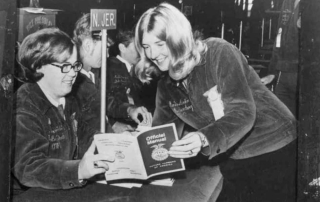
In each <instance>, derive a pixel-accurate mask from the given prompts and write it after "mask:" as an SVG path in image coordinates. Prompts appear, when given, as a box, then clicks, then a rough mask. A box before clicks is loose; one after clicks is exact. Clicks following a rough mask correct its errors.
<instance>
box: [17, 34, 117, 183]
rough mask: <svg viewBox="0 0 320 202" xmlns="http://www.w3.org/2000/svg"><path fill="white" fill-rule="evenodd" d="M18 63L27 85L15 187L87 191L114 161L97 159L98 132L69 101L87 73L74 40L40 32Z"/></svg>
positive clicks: (21, 99)
mask: <svg viewBox="0 0 320 202" xmlns="http://www.w3.org/2000/svg"><path fill="white" fill-rule="evenodd" d="M18 61H19V63H20V65H21V68H22V69H23V72H24V75H25V81H27V83H25V84H23V85H22V86H21V87H20V88H19V89H18V91H17V94H16V98H15V103H14V106H15V107H16V109H15V114H14V120H15V123H14V124H15V136H14V139H15V140H14V151H13V152H14V162H13V171H12V172H13V174H14V177H15V179H16V182H18V183H16V184H15V185H20V187H18V188H21V187H41V188H46V189H71V188H76V187H82V186H83V185H84V184H85V182H86V179H89V178H91V177H92V176H94V175H96V174H99V173H104V172H105V171H106V170H107V169H108V165H107V164H106V163H105V162H107V161H112V159H113V157H111V156H108V155H102V154H94V151H95V144H94V143H93V142H92V137H93V135H94V134H95V132H96V131H95V130H94V129H92V128H90V127H88V126H87V125H86V124H85V123H84V122H83V121H82V119H81V113H80V108H79V106H78V103H77V102H76V101H75V99H74V98H73V97H72V96H69V93H70V92H71V90H72V86H73V84H74V81H75V79H76V77H77V74H78V72H79V71H80V70H81V68H82V63H81V62H79V61H78V60H77V50H76V47H75V45H74V43H73V41H72V39H71V38H70V37H69V36H68V35H67V34H65V33H64V32H62V31H60V30H59V29H57V28H46V29H42V30H39V31H37V32H35V33H33V34H31V35H29V36H27V37H26V38H25V39H24V40H23V42H22V44H21V46H20V49H19V52H18ZM80 131H81V133H80ZM78 134H81V136H80V135H78ZM91 142H92V143H91ZM90 144H91V146H90ZM95 162H98V165H96V166H95ZM15 188H17V186H15Z"/></svg>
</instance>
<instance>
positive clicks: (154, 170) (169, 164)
mask: <svg viewBox="0 0 320 202" xmlns="http://www.w3.org/2000/svg"><path fill="white" fill-rule="evenodd" d="M137 138H138V143H139V146H140V151H141V155H142V158H143V162H144V166H145V169H146V172H147V176H148V178H149V177H152V176H156V175H160V174H165V173H172V172H177V171H182V170H185V167H184V162H183V160H182V159H178V158H173V157H170V156H169V154H168V151H169V149H170V147H171V145H172V143H173V142H174V141H176V140H178V135H177V132H176V127H175V125H174V124H173V123H172V124H166V125H161V126H157V127H152V128H150V129H149V130H146V131H143V132H141V133H140V134H138V136H137Z"/></svg>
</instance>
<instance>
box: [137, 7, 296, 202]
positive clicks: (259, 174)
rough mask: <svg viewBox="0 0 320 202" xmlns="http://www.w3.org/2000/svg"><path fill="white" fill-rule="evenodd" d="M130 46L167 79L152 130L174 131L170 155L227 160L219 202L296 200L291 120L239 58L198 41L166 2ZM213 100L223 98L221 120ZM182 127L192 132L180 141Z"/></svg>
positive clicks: (146, 18) (223, 45)
mask: <svg viewBox="0 0 320 202" xmlns="http://www.w3.org/2000/svg"><path fill="white" fill-rule="evenodd" d="M135 39H136V46H137V49H138V51H139V52H140V54H141V56H142V58H144V59H145V60H148V61H152V62H153V63H154V64H155V65H156V66H157V67H158V68H159V69H160V70H161V71H163V72H167V73H168V74H166V76H164V77H163V78H162V79H161V80H160V81H159V83H158V90H157V97H156V109H155V113H154V118H153V125H160V124H165V123H170V122H174V123H175V124H176V126H177V129H178V131H179V133H180V135H181V139H180V140H178V141H176V142H175V143H174V144H173V145H172V147H171V149H170V151H169V154H170V155H171V156H173V157H177V158H190V157H195V156H197V155H198V153H202V154H205V155H207V156H208V159H210V160H211V161H212V159H214V157H216V156H218V155H219V156H220V154H222V155H226V156H227V158H226V160H224V161H222V162H221V163H220V169H221V172H222V174H223V176H224V182H223V187H222V192H221V194H220V197H219V199H218V201H232V202H234V201H240V200H241V201H247V202H248V201H295V179H296V176H295V172H296V136H297V134H296V122H295V118H294V116H293V115H292V114H291V112H290V111H289V110H288V108H287V107H286V106H285V105H284V104H283V103H282V102H281V101H280V100H279V99H278V98H277V97H276V96H275V95H274V94H272V92H270V91H269V90H268V89H267V88H266V87H265V86H264V85H263V84H262V83H261V81H260V78H259V77H258V75H257V74H256V73H255V71H254V70H253V69H252V68H251V67H250V66H249V65H248V62H247V60H246V58H245V57H244V56H243V54H242V53H241V52H240V51H239V50H238V49H237V48H236V47H235V46H233V45H232V44H230V43H228V42H226V41H224V40H221V39H218V38H208V39H206V40H204V41H200V40H195V39H194V38H193V35H192V28H191V25H190V23H189V21H188V20H187V18H186V17H185V16H184V15H183V14H182V13H181V12H180V11H179V10H178V9H177V8H175V7H174V6H172V5H170V4H167V3H161V4H160V5H159V6H157V7H155V8H151V9H149V10H148V11H146V12H145V13H144V14H143V15H142V16H141V18H140V19H139V21H138V24H137V26H136V38H135ZM139 66H140V65H139ZM141 67H147V66H146V65H141ZM137 72H138V73H139V72H140V73H143V72H148V71H146V70H143V69H142V70H141V69H140V70H137ZM140 76H141V78H143V77H144V76H145V75H142V74H141V75H140ZM216 89H217V91H216ZM212 96H216V97H218V98H219V97H220V98H221V101H222V104H221V105H220V106H221V107H220V109H223V113H224V115H223V116H222V117H218V116H214V113H215V112H216V111H215V108H214V107H213V106H212V103H213V104H214V102H212V100H210V99H209V98H210V97H212ZM209 102H210V103H209ZM185 125H187V126H188V127H189V126H191V127H192V128H193V129H194V132H190V133H187V134H186V132H184V134H186V135H184V136H183V135H182V131H183V128H184V126H185Z"/></svg>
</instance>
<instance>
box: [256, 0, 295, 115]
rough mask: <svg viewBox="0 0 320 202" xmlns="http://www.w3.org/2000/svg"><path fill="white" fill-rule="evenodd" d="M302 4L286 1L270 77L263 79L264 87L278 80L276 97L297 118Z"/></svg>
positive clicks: (280, 20)
mask: <svg viewBox="0 0 320 202" xmlns="http://www.w3.org/2000/svg"><path fill="white" fill-rule="evenodd" d="M299 2H300V0H284V1H283V4H282V8H281V13H280V16H279V22H278V34H277V36H276V39H275V43H274V48H273V55H272V58H271V61H270V64H269V75H268V76H266V77H264V78H262V79H261V80H262V82H263V83H264V84H269V83H270V82H272V81H273V80H274V79H275V78H276V79H275V80H276V81H275V84H276V85H275V94H276V95H277V97H278V98H279V99H280V100H281V101H282V102H284V104H286V105H287V107H288V108H289V109H290V111H291V112H292V113H293V114H294V115H295V116H296V117H297V116H298V101H299V89H298V71H299V28H300V12H299Z"/></svg>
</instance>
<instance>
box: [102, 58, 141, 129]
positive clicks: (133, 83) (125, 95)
mask: <svg viewBox="0 0 320 202" xmlns="http://www.w3.org/2000/svg"><path fill="white" fill-rule="evenodd" d="M107 64H108V66H107V103H108V105H107V114H108V117H109V119H111V120H110V124H111V125H112V124H113V123H114V122H116V121H120V122H127V121H129V120H128V113H127V109H128V107H129V106H133V105H134V106H142V101H141V99H140V95H139V93H140V92H139V89H140V88H141V83H140V81H139V80H138V79H137V78H136V77H135V76H134V75H132V76H131V75H130V73H129V72H128V70H127V67H126V65H125V64H124V63H123V62H121V61H120V60H119V59H118V58H116V57H110V58H108V63H107ZM132 68H133V67H132ZM128 91H129V92H128ZM130 98H132V100H133V101H134V103H130V102H129V99H130ZM129 122H130V121H129Z"/></svg>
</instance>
